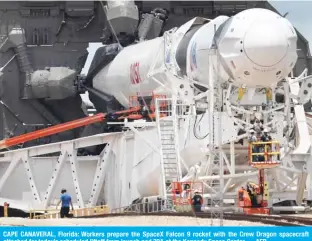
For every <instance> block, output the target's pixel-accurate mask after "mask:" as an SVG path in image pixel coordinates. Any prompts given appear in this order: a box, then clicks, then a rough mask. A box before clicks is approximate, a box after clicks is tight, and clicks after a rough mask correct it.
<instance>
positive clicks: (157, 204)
mask: <svg viewBox="0 0 312 241" xmlns="http://www.w3.org/2000/svg"><path fill="white" fill-rule="evenodd" d="M165 211H173V205H172V201H171V200H164V199H162V200H156V201H152V202H145V201H142V202H140V203H135V204H131V205H130V206H126V207H120V208H115V209H112V210H111V212H110V213H115V214H120V213H138V214H141V213H158V212H165Z"/></svg>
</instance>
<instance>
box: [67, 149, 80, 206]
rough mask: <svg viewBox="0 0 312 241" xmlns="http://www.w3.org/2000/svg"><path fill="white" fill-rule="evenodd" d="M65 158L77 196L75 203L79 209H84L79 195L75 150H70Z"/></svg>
mask: <svg viewBox="0 0 312 241" xmlns="http://www.w3.org/2000/svg"><path fill="white" fill-rule="evenodd" d="M67 158H69V161H70V167H71V170H72V177H73V182H74V186H75V192H76V196H77V202H78V204H79V208H84V202H83V198H82V194H81V188H80V184H79V173H78V162H77V150H76V149H74V148H72V149H71V150H70V151H68V152H67Z"/></svg>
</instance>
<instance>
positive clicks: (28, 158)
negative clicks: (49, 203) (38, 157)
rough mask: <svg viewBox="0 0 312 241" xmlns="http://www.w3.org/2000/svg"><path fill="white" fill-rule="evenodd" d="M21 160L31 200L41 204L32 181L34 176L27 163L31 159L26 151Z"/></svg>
mask: <svg viewBox="0 0 312 241" xmlns="http://www.w3.org/2000/svg"><path fill="white" fill-rule="evenodd" d="M21 160H22V161H23V163H24V167H25V171H26V174H27V177H28V182H29V185H30V190H31V193H32V197H33V199H34V200H35V201H36V202H37V203H39V204H41V198H40V195H39V192H38V189H37V186H36V183H35V180H34V175H33V173H32V169H31V166H30V164H29V162H30V161H31V158H30V157H29V156H28V151H25V153H24V155H23V156H22V158H21Z"/></svg>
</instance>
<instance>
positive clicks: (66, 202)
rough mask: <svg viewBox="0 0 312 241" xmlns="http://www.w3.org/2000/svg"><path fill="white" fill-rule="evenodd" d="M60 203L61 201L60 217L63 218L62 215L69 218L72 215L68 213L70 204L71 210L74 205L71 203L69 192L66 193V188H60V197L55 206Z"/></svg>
mask: <svg viewBox="0 0 312 241" xmlns="http://www.w3.org/2000/svg"><path fill="white" fill-rule="evenodd" d="M60 203H62V206H61V211H60V214H61V218H64V217H67V218H70V217H71V216H72V215H70V214H69V209H70V206H71V208H72V210H74V207H73V203H72V198H71V196H70V195H69V194H67V191H66V189H62V190H61V197H60V200H59V202H58V203H57V205H56V208H57V207H58V205H60Z"/></svg>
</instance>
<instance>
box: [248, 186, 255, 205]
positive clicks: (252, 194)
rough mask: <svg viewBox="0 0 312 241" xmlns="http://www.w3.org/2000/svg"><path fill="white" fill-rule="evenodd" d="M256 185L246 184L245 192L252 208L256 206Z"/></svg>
mask: <svg viewBox="0 0 312 241" xmlns="http://www.w3.org/2000/svg"><path fill="white" fill-rule="evenodd" d="M256 189H257V184H254V183H251V182H248V183H247V192H248V194H249V197H250V200H251V204H252V206H256V205H257V191H256Z"/></svg>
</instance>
